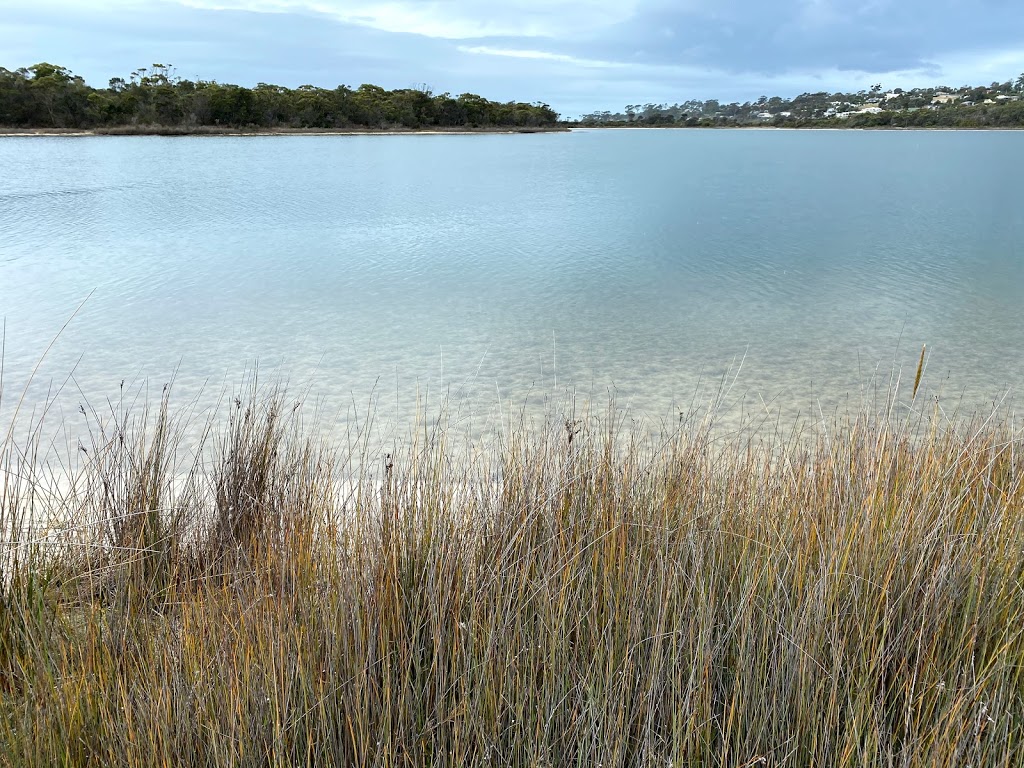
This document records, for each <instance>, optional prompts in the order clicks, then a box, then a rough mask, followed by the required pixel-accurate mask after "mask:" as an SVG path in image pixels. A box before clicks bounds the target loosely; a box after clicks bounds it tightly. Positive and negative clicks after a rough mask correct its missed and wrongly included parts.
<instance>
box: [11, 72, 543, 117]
mask: <svg viewBox="0 0 1024 768" xmlns="http://www.w3.org/2000/svg"><path fill="white" fill-rule="evenodd" d="M557 121H558V114H557V113H556V112H554V111H553V110H552V109H551V108H550V107H549V106H547V105H546V104H521V103H516V102H509V103H507V104H501V103H497V102H493V101H488V100H487V99H485V98H483V97H481V96H477V95H475V94H471V93H464V94H462V95H461V96H458V97H452V96H450V95H449V94H447V93H444V94H441V95H434V94H432V93H431V92H430V90H429V89H428V88H426V86H424V87H422V88H419V89H413V88H406V89H401V90H394V91H388V90H385V89H383V88H381V87H379V86H376V85H361V86H360V87H359V88H356V89H354V90H353V89H351V88H349V87H348V86H345V85H341V86H338V87H337V88H335V89H333V90H326V89H323V88H316V87H314V86H312V85H303V86H301V87H299V88H296V89H294V90H289V89H288V88H282V87H280V86H276V85H267V84H265V83H260V84H259V85H257V86H256V87H255V88H243V87H241V86H238V85H226V84H222V83H216V82H210V81H202V80H200V81H198V82H192V81H191V80H183V79H181V78H180V77H177V76H176V75H175V74H174V70H173V69H172V68H171V67H170V66H165V65H163V64H154V65H153V67H152V68H151V69H139V70H137V71H135V72H133V73H132V74H131V76H130V77H129V78H128V79H127V80H124V79H122V78H114V79H113V80H111V81H110V85H109V87H107V88H102V89H101V88H93V87H91V86H89V85H86V83H85V82H84V81H83V80H82V78H80V77H77V76H75V75H74V74H72V73H71V72H70V71H68V70H67V69H65V68H64V67H58V66H54V65H53V64H46V63H42V64H36V65H35V66H32V67H28V68H27V69H18V70H16V71H14V72H11V71H9V70H6V69H3V68H0V126H2V127H7V128H23V129H40V128H46V129H57V128H75V129H100V130H110V129H115V130H118V129H119V130H120V132H126V130H127V129H129V128H131V129H134V130H135V131H144V132H163V133H187V132H193V131H194V132H209V129H213V128H216V129H222V130H223V129H315V128H319V129H335V130H337V129H351V128H356V129H360V128H361V129H376V130H380V129H395V128H400V129H408V130H422V129H429V128H447V129H456V128H464V129H486V128H515V129H538V128H544V127H550V126H553V125H555V124H556V123H557ZM203 128H206V129H208V130H207V131H203V130H201V129H203ZM160 129H163V130H160ZM169 129H174V130H169Z"/></svg>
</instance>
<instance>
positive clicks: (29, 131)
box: [0, 126, 572, 138]
mask: <svg viewBox="0 0 1024 768" xmlns="http://www.w3.org/2000/svg"><path fill="white" fill-rule="evenodd" d="M571 130H572V129H571V128H569V127H567V126H548V127H538V128H515V127H489V128H460V129H452V130H447V129H444V128H424V129H400V128H399V129H395V128H338V129H331V128H309V129H306V128H266V129H245V128H218V127H215V126H199V127H195V128H178V127H173V126H171V127H167V126H114V127H110V128H0V138H3V137H14V138H27V137H36V136H43V137H68V138H76V137H85V136H166V137H178V136H236V137H237V136H246V137H254V136H485V135H503V134H504V135H511V134H534V133H569V132H570V131H571Z"/></svg>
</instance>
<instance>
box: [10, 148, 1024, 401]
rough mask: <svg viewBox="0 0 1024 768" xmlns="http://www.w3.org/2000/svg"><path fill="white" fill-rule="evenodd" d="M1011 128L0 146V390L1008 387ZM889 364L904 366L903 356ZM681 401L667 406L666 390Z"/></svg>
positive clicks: (1019, 239) (463, 393)
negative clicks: (878, 381)
mask: <svg viewBox="0 0 1024 768" xmlns="http://www.w3.org/2000/svg"><path fill="white" fill-rule="evenodd" d="M1022 179H1024V133H945V132H913V133H909V132H908V133H881V132H875V133H861V132H770V131H732V132H730V131H717V132H714V131H707V132H705V131H678V132H670V131H660V132H659V131H630V132H625V131H623V132H613V131H604V132H601V131H596V132H587V131H583V132H575V133H572V134H564V135H538V136H469V137H460V136H419V137H416V136H412V137H372V136H371V137H288V138H284V137H269V138H170V139H168V138H102V137H100V138H25V139H19V138H4V139H0V315H2V316H3V317H5V318H6V352H5V360H4V363H5V380H4V390H5V395H6V401H5V404H4V406H3V407H4V410H7V411H9V409H10V408H11V405H12V403H13V398H14V397H16V396H17V395H18V394H19V393H20V392H21V389H22V387H23V386H24V384H25V381H26V379H27V377H28V374H29V372H30V371H31V369H32V368H33V366H34V365H35V363H36V362H37V360H38V359H39V357H40V356H41V354H42V353H43V351H44V349H45V348H46V346H47V344H48V343H49V341H50V339H51V338H52V337H53V336H54V334H55V333H56V332H57V331H58V330H59V329H60V327H61V326H62V325H63V324H64V322H65V321H66V320H67V319H68V318H69V317H70V316H71V314H72V312H73V311H74V309H75V308H76V307H77V306H78V305H79V304H80V303H81V302H82V301H83V300H84V299H85V298H86V297H87V296H89V295H90V293H91V298H90V299H89V300H88V301H87V302H86V303H85V305H84V307H83V308H82V309H81V311H80V312H79V314H78V315H77V316H76V317H75V319H74V320H73V321H72V322H71V323H70V325H69V326H68V328H67V329H66V330H65V331H64V333H63V335H62V336H61V338H60V339H59V341H58V342H57V344H56V346H55V348H54V350H53V351H52V352H51V353H50V356H49V357H48V358H47V360H46V362H45V363H44V364H43V366H42V368H41V371H40V373H39V375H38V377H37V379H36V385H35V386H34V387H33V389H32V390H31V392H30V395H29V402H39V400H40V399H41V398H42V397H43V394H44V392H45V388H46V387H47V386H49V385H50V382H51V381H52V382H57V383H60V382H61V381H63V380H64V378H65V377H66V376H67V374H68V373H69V372H70V371H72V370H73V371H74V380H73V381H72V382H69V383H68V385H67V388H66V389H65V394H64V396H62V398H61V400H60V402H61V404H62V406H63V407H64V408H65V409H66V412H71V413H73V412H74V411H75V410H77V407H78V403H79V402H81V401H82V400H83V399H87V400H88V401H89V402H90V403H93V404H98V403H102V402H103V401H104V399H105V398H108V397H115V396H116V395H117V393H118V391H119V387H120V385H121V382H122V380H127V381H128V382H135V383H140V382H144V381H149V382H150V383H151V385H152V386H153V388H155V389H157V390H158V389H159V387H160V386H162V384H163V383H164V382H165V381H167V380H168V379H169V378H170V377H171V375H172V373H173V372H174V371H175V370H178V375H177V383H176V389H175V392H176V393H177V397H178V399H179V400H184V399H186V398H187V397H191V396H192V395H194V394H195V393H197V392H202V393H204V394H203V395H202V397H205V398H208V399H215V397H216V396H217V395H219V394H220V392H221V391H222V388H223V387H224V386H227V387H228V388H229V389H230V388H231V387H233V386H235V385H237V384H238V383H239V382H240V381H242V379H243V378H244V376H245V373H246V371H247V370H249V369H251V368H252V366H253V365H254V363H256V362H257V361H258V364H259V368H260V370H261V371H262V372H263V373H265V374H267V375H270V376H277V375H287V377H288V378H289V379H290V381H291V382H292V386H293V389H297V388H298V387H300V386H301V387H308V389H309V391H310V392H311V393H313V394H314V395H317V396H319V397H321V398H322V399H323V403H324V407H325V408H326V409H327V410H328V411H329V412H341V411H344V409H345V407H346V406H347V405H348V404H350V403H352V402H353V400H355V401H356V402H359V403H363V402H365V401H366V399H367V398H368V397H370V395H371V393H373V392H376V393H377V396H378V397H379V398H380V403H379V404H378V407H379V408H383V409H384V410H385V411H387V412H389V413H398V414H399V415H402V414H407V413H408V412H409V411H410V410H411V409H412V408H413V404H414V402H415V399H416V395H417V392H420V393H424V392H429V393H430V398H432V399H434V398H436V397H437V396H438V395H439V394H440V393H442V392H444V391H450V392H451V393H453V394H454V395H455V396H456V397H457V399H458V400H459V401H460V402H461V403H463V406H462V407H464V408H465V409H467V412H472V413H479V414H493V413H494V412H495V411H496V409H497V408H498V407H499V405H500V407H501V408H504V409H507V407H508V406H509V405H510V404H516V405H518V404H522V403H523V402H525V401H526V400H528V399H533V400H536V399H538V398H543V397H545V396H550V395H552V393H554V394H557V393H559V392H564V391H566V390H567V389H569V388H574V389H575V390H577V391H578V392H582V393H584V394H586V395H589V396H593V397H595V398H596V399H598V400H604V399H606V397H607V393H608V392H609V391H614V392H615V393H616V394H617V401H618V403H619V404H621V405H628V406H629V407H630V408H631V409H632V411H633V412H634V413H640V414H645V415H650V416H652V417H654V418H655V419H657V418H664V417H670V415H671V414H672V413H673V412H674V411H675V409H678V408H680V407H683V406H685V405H688V404H689V403H690V401H691V398H692V396H693V394H694V392H695V391H697V390H698V388H699V382H700V381H701V380H703V381H705V382H711V384H712V388H717V386H718V382H719V380H720V378H721V377H722V375H723V374H724V373H725V372H726V371H727V370H730V368H731V369H732V371H733V373H734V374H735V373H736V371H737V367H738V365H739V361H740V360H742V361H743V363H742V369H741V370H739V371H738V377H737V379H736V384H735V386H734V387H733V389H732V391H731V394H730V403H732V404H733V405H734V406H736V407H739V406H741V405H742V406H743V407H745V408H747V409H753V410H755V411H756V410H758V409H762V410H763V407H764V406H762V404H761V403H762V399H763V401H764V402H765V403H767V404H769V408H770V409H771V410H772V411H774V412H779V413H781V414H783V416H785V417H787V418H788V417H789V416H791V415H792V414H795V413H797V412H800V413H805V414H812V413H817V412H818V409H819V407H820V408H822V409H824V410H825V411H826V412H827V411H828V410H829V409H831V408H835V407H846V405H847V404H852V405H853V406H854V407H856V406H857V405H858V404H859V403H860V402H861V398H862V396H863V392H864V388H865V386H866V385H868V383H869V380H870V379H871V376H872V374H873V372H874V371H875V370H876V368H878V369H879V370H881V371H882V372H884V374H885V378H887V376H888V373H889V371H890V370H891V369H892V367H893V365H894V361H895V364H896V365H897V366H903V368H904V376H905V377H909V378H912V377H913V369H914V366H915V365H916V361H917V355H918V353H919V351H920V347H921V344H922V343H927V344H928V347H929V350H930V355H931V356H930V361H929V368H928V376H927V387H928V390H929V393H930V394H931V393H937V392H938V393H942V394H943V396H944V397H946V398H949V399H950V400H958V399H960V398H961V397H962V398H963V399H964V401H965V402H966V403H967V404H968V405H969V406H970V408H972V409H973V408H978V407H986V406H987V405H991V403H992V402H993V401H994V400H998V399H999V398H1000V397H1002V396H1003V395H1005V394H1006V393H1007V392H1008V391H1011V390H1012V389H1014V388H1017V387H1020V386H1021V385H1022V384H1024V354H1022V353H1024V183H1022V181H1021V180H1022ZM907 369H909V372H908V370H907ZM680 404H681V405H680Z"/></svg>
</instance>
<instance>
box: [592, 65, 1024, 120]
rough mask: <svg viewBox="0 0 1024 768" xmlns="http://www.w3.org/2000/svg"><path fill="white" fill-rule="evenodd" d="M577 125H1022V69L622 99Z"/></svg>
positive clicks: (1023, 109) (1023, 74)
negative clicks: (812, 89) (732, 98)
mask: <svg viewBox="0 0 1024 768" xmlns="http://www.w3.org/2000/svg"><path fill="white" fill-rule="evenodd" d="M580 123H581V124H583V125H625V126H628V125H637V126H644V125H647V126H685V127H730V126H751V125H765V124H767V125H773V126H783V127H795V128H801V127H848V128H871V127H899V128H910V127H937V128H943V127H949V128H989V127H992V128H995V127H1024V73H1022V74H1021V75H1020V76H1019V77H1017V78H1016V79H1011V80H1007V81H1005V82H1001V83H1000V82H993V83H992V84H990V85H987V86H962V87H960V88H950V87H948V86H938V87H934V88H915V89H911V90H903V89H901V88H895V89H893V90H891V91H885V90H884V89H883V88H882V85H881V83H878V84H875V85H873V86H872V87H871V88H870V89H866V90H861V91H857V92H856V93H829V92H827V91H821V92H818V93H802V94H800V95H799V96H796V97H794V98H792V99H785V98H782V97H779V96H773V97H771V98H769V97H767V96H761V97H760V98H759V99H757V100H755V101H747V102H743V103H740V102H733V103H725V102H720V101H718V100H716V99H709V100H707V101H701V100H698V99H691V100H689V101H684V102H680V103H676V104H627V105H626V107H625V109H623V110H622V111H620V112H610V111H603V112H593V113H591V114H588V115H584V116H583V117H582V118H581V119H580Z"/></svg>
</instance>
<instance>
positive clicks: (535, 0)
mask: <svg viewBox="0 0 1024 768" xmlns="http://www.w3.org/2000/svg"><path fill="white" fill-rule="evenodd" d="M181 2H182V4H184V5H188V6H191V7H194V8H204V9H208V10H245V11H256V12H270V13H288V12H293V13H296V12H297V13H317V14H322V15H325V16H330V17H332V18H334V19H336V20H338V21H341V22H343V23H346V24H355V25H359V26H364V27H369V28H372V29H377V30H381V31H384V32H394V33H398V34H415V35H422V36H424V37H434V38H443V39H449V40H465V39H480V38H489V37H525V38H534V37H557V36H578V35H579V34H581V33H587V32H592V31H594V30H597V29H602V28H607V27H610V26H613V25H615V24H617V23H619V22H621V21H624V20H626V19H628V18H630V16H631V15H632V14H633V13H634V12H635V9H636V5H637V3H636V2H634V0H507V1H506V2H493V0H383V1H381V0H181Z"/></svg>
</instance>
